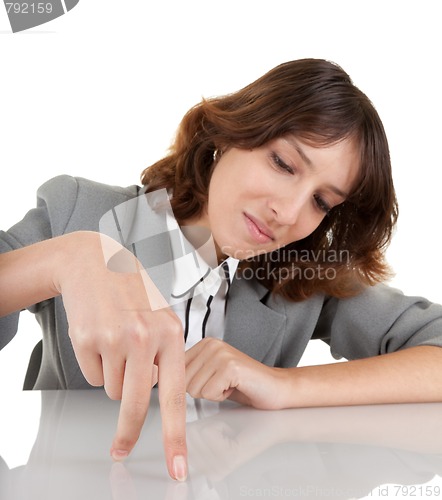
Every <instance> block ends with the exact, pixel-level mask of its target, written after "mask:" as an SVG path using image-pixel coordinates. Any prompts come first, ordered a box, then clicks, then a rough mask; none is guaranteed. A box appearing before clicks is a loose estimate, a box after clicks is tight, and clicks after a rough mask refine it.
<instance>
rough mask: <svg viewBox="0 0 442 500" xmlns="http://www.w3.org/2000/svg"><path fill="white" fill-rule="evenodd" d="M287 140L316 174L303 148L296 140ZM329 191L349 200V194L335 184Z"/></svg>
mask: <svg viewBox="0 0 442 500" xmlns="http://www.w3.org/2000/svg"><path fill="white" fill-rule="evenodd" d="M285 140H286V141H287V142H288V143H289V144H290V146H292V147H293V148H294V149H295V150H296V151H297V153H298V154H299V156H300V157H301V159H302V161H303V162H304V163H305V164H306V165H307V167H308V168H309V169H310V170H311V171H312V172H315V170H316V168H315V165H314V164H313V162H312V160H311V159H310V158H309V157H308V156H307V155H306V154H305V152H304V150H303V149H302V148H301V146H300V145H299V144H298V143H297V142H296V140H295V139H294V138H293V137H286V138H285ZM326 188H327V189H329V190H330V191H333V193H335V194H337V195H338V196H340V197H341V198H343V199H346V198H348V193H346V192H344V191H342V190H341V189H339V188H338V187H336V186H334V185H333V184H328V185H327V186H326Z"/></svg>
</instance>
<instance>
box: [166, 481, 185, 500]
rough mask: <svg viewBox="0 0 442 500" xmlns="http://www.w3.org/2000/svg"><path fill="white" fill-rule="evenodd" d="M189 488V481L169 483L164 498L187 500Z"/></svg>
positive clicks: (168, 499) (167, 499)
mask: <svg viewBox="0 0 442 500" xmlns="http://www.w3.org/2000/svg"><path fill="white" fill-rule="evenodd" d="M188 498H189V488H188V486H187V483H169V484H168V485H167V490H166V496H165V497H164V500H187V499H188Z"/></svg>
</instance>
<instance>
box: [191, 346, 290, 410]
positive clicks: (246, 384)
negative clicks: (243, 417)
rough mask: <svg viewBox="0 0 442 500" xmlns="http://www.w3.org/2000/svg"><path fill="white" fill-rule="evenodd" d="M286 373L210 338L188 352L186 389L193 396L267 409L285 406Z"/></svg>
mask: <svg viewBox="0 0 442 500" xmlns="http://www.w3.org/2000/svg"><path fill="white" fill-rule="evenodd" d="M286 380H287V376H286V373H285V370H282V369H280V368H270V367H268V366H266V365H263V364H262V363H259V362H258V361H256V360H254V359H252V358H250V357H249V356H247V355H246V354H244V353H242V352H240V351H238V350H237V349H235V348H234V347H232V346H230V345H229V344H227V343H225V342H223V341H222V340H219V339H215V338H210V337H207V338H205V339H203V340H201V341H200V342H198V344H196V345H195V346H193V347H192V348H191V349H189V350H188V351H187V352H186V388H187V392H188V393H189V394H190V395H191V396H192V397H194V398H204V399H209V400H211V401H224V400H225V399H227V398H229V399H231V400H233V401H237V402H238V403H242V404H246V405H249V406H253V407H254V408H260V409H265V410H276V409H280V408H283V407H284V405H283V403H282V401H283V395H284V388H285V386H286Z"/></svg>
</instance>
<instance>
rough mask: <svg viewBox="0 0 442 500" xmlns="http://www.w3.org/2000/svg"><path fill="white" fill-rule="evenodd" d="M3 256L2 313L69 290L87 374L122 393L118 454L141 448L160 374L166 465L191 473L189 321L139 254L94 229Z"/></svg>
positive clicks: (178, 473)
mask: <svg viewBox="0 0 442 500" xmlns="http://www.w3.org/2000/svg"><path fill="white" fill-rule="evenodd" d="M0 257H1V258H0V269H2V273H0V275H1V276H0V292H1V291H2V287H4V291H6V290H8V292H10V299H9V300H8V301H6V300H5V301H3V300H2V301H1V302H2V308H3V311H2V310H0V313H2V312H3V313H8V312H11V311H12V310H18V309H20V308H23V307H25V306H27V305H30V304H32V303H36V302H39V301H41V300H44V299H46V298H49V297H54V296H56V295H58V294H62V298H63V303H64V307H65V309H66V314H67V319H68V324H69V336H70V338H71V341H72V345H73V348H74V351H75V355H76V357H77V360H78V363H79V365H80V368H81V370H82V372H83V374H84V376H85V378H86V380H87V381H88V382H89V383H90V384H91V385H94V386H101V385H104V388H105V390H106V392H107V394H108V395H109V397H110V398H112V399H118V400H119V399H121V408H120V414H119V420H118V426H117V431H116V435H115V437H114V440H113V443H112V447H111V454H112V456H113V458H114V459H117V460H121V459H123V458H124V457H125V456H127V455H128V454H129V453H130V451H131V450H132V448H133V447H134V446H135V443H136V442H137V439H138V437H139V435H140V432H141V428H142V426H143V423H144V420H145V417H146V414H147V410H148V407H149V401H150V392H151V387H152V385H153V384H154V383H155V382H156V378H158V382H159V399H160V406H161V414H162V422H163V436H164V438H163V439H164V448H165V454H166V461H167V468H168V470H169V474H170V475H171V476H172V477H173V478H175V479H178V480H183V479H185V477H186V474H187V448H186V438H185V422H186V419H185V410H186V398H185V394H186V387H185V363H184V338H183V332H182V326H181V322H180V320H179V319H178V317H177V316H176V315H175V314H174V313H173V312H172V311H171V310H170V308H169V307H168V304H167V303H166V301H165V299H164V298H163V297H162V296H161V295H160V293H159V291H158V289H157V288H156V287H155V285H154V284H153V283H152V281H151V280H150V279H149V276H148V275H147V273H146V271H145V270H143V269H142V268H141V266H140V265H139V262H138V261H137V260H136V258H135V257H134V256H133V255H132V254H131V253H130V252H129V251H127V250H126V249H124V247H122V246H121V245H119V244H118V243H117V242H115V241H114V240H112V239H110V238H108V237H106V236H103V235H101V234H99V233H94V232H77V233H71V234H67V235H64V236H60V237H58V238H54V239H52V240H46V241H43V242H41V243H37V244H35V245H31V246H29V247H25V248H22V249H20V250H17V251H12V252H9V254H8V253H7V254H3V255H2V256H0ZM110 258H113V259H114V262H113V265H115V258H117V259H118V267H119V272H116V271H114V270H111V269H109V266H108V262H109V259H110ZM3 270H6V271H7V272H5V273H3ZM14 271H15V273H14ZM20 283H22V285H23V286H22V287H21V288H20ZM11 287H12V288H13V290H12V291H11V290H10V288H11Z"/></svg>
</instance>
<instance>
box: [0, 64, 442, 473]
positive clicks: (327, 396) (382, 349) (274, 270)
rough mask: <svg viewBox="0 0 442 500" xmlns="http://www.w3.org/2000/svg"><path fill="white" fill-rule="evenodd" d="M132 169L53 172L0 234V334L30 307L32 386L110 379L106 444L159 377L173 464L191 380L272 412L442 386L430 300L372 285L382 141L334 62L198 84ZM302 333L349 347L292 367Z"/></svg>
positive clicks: (143, 407)
mask: <svg viewBox="0 0 442 500" xmlns="http://www.w3.org/2000/svg"><path fill="white" fill-rule="evenodd" d="M142 183H143V185H144V188H138V187H135V186H134V187H129V188H125V189H123V188H116V187H110V186H105V185H101V184H97V183H93V182H90V181H87V180H84V179H74V178H71V177H67V176H62V177H59V178H55V179H52V180H51V181H49V182H48V183H46V184H45V185H43V186H42V187H41V188H40V190H39V192H38V205H37V208H36V209H34V210H32V211H30V212H29V213H28V214H27V216H26V217H25V218H24V220H23V221H21V222H19V223H18V224H17V225H16V226H14V227H13V228H11V229H10V230H9V231H7V232H4V233H1V234H0V250H1V252H3V253H2V254H1V255H0V296H1V300H0V314H2V315H3V318H1V319H0V347H2V346H4V345H5V344H6V343H7V342H8V341H9V340H10V339H11V338H12V337H13V336H14V334H15V331H16V328H17V321H18V313H17V312H15V311H19V310H20V309H22V308H24V307H29V308H31V310H32V311H34V312H35V313H36V315H37V317H38V320H39V322H40V324H41V326H42V329H43V349H42V351H41V352H38V351H36V352H35V353H34V355H33V359H32V360H31V366H30V371H29V373H28V377H27V380H26V387H29V388H36V389H45V388H85V387H90V386H101V385H104V387H105V390H106V392H107V394H108V395H109V396H110V397H111V398H113V399H121V401H122V402H121V410H120V418H119V422H118V428H117V432H116V436H115V438H114V441H113V444H112V449H111V453H112V456H113V457H114V458H115V459H122V458H124V457H125V456H127V455H128V453H129V452H130V450H131V449H132V448H133V446H134V445H135V443H136V440H137V438H138V435H139V432H140V429H141V427H142V424H143V422H144V419H145V416H146V412H147V408H148V404H149V397H150V388H151V387H152V385H153V384H155V383H156V382H157V381H158V382H159V394H160V404H161V408H162V414H163V422H164V445H165V450H166V459H167V465H168V469H169V472H170V474H171V476H172V477H174V478H176V479H184V478H185V476H186V473H187V472H186V471H187V466H186V444H185V392H186V390H187V391H188V392H189V393H190V394H191V395H192V396H195V397H206V398H209V399H213V400H222V399H225V398H227V397H230V398H232V399H235V400H237V401H240V402H243V403H246V404H250V405H253V406H255V407H258V408H272V409H275V408H285V407H296V406H312V405H315V406H321V405H324V406H325V405H348V404H366V403H383V402H407V401H408V402H411V401H439V400H441V399H442V370H441V368H440V366H441V365H440V363H441V361H442V351H441V350H440V349H439V346H440V345H442V308H441V307H440V306H438V305H435V304H431V303H429V302H428V301H426V300H424V299H420V298H410V297H405V296H403V295H402V294H401V293H400V292H398V291H395V290H392V289H389V288H388V287H386V286H385V285H382V284H381V282H382V281H384V280H385V279H386V277H388V274H389V271H388V267H387V265H386V263H385V260H384V251H385V248H386V246H387V245H388V243H389V241H390V238H391V234H392V230H393V228H394V225H395V222H396V218H397V204H396V198H395V194H394V188H393V182H392V178H391V168H390V160H389V152H388V144H387V140H386V137H385V133H384V130H383V127H382V123H381V121H380V119H379V117H378V115H377V113H376V111H375V110H374V108H373V106H372V104H371V103H370V101H369V100H368V99H367V97H366V96H365V95H364V94H363V93H362V92H361V91H360V90H358V89H357V88H356V87H355V86H354V85H353V84H352V82H351V80H350V78H349V77H348V75H347V74H346V73H345V72H344V71H343V70H342V69H341V68H339V67H338V66H336V65H335V64H332V63H330V62H327V61H323V60H314V59H307V60H300V61H293V62H289V63H285V64H282V65H280V66H278V67H276V68H274V69H273V70H271V71H270V72H269V73H267V74H266V75H264V76H263V77H261V78H260V79H258V80H257V81H256V82H254V83H252V84H250V85H249V86H247V87H245V88H244V89H242V90H240V91H239V92H237V93H234V94H231V95H228V96H225V97H221V98H217V99H210V100H204V101H203V102H201V103H200V104H199V105H197V106H195V107H194V108H192V109H191V110H190V111H189V112H188V113H187V115H186V116H185V117H184V119H183V121H182V123H181V125H180V128H179V130H178V134H177V136H176V140H175V142H174V144H173V145H172V147H171V150H170V154H169V155H168V156H166V157H165V158H164V159H162V160H160V161H159V162H158V163H156V164H154V165H152V166H151V167H149V168H148V169H146V170H145V171H144V172H143V175H142ZM204 233H207V234H204ZM208 234H209V235H211V236H208ZM212 242H213V254H211V250H210V244H211V243H212ZM68 325H69V328H68ZM311 338H321V339H323V340H325V341H326V342H328V343H329V344H330V347H331V350H332V352H333V353H334V354H335V355H337V356H343V357H345V358H347V359H349V360H350V361H348V362H346V363H337V364H331V365H324V366H314V367H303V368H296V364H297V362H298V361H299V359H300V357H301V355H302V353H303V351H304V349H305V347H306V345H307V343H308V341H309V340H310V339H311ZM184 344H187V347H188V350H187V351H186V353H184ZM361 358H363V359H361Z"/></svg>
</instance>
